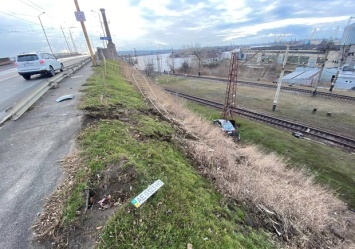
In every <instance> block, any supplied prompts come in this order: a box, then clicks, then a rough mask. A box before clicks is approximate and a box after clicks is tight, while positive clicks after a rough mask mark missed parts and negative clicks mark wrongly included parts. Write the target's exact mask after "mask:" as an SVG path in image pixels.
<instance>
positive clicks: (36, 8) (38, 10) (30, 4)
mask: <svg viewBox="0 0 355 249" xmlns="http://www.w3.org/2000/svg"><path fill="white" fill-rule="evenodd" d="M20 2H22V3H24V4H26V5H27V6H30V7H31V8H32V9H35V10H37V11H43V9H42V8H41V9H39V8H37V7H33V6H32V5H31V4H28V3H26V2H24V1H22V0H20Z"/></svg>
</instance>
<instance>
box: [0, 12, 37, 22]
mask: <svg viewBox="0 0 355 249" xmlns="http://www.w3.org/2000/svg"><path fill="white" fill-rule="evenodd" d="M0 13H3V14H5V15H8V16H11V17H15V18H17V19H21V20H24V21H26V22H30V23H33V24H36V25H39V24H38V23H35V22H32V21H29V20H27V19H24V18H21V17H18V16H14V15H11V14H8V13H5V12H3V11H1V10H0Z"/></svg>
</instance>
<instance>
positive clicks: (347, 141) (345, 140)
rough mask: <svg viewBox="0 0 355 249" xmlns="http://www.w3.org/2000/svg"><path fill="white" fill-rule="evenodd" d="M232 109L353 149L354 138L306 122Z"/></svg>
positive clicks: (175, 92)
mask: <svg viewBox="0 0 355 249" xmlns="http://www.w3.org/2000/svg"><path fill="white" fill-rule="evenodd" d="M165 90H166V91H167V92H169V93H171V94H173V95H175V96H178V97H182V98H185V99H188V100H191V101H194V102H197V103H200V104H203V105H207V106H211V107H214V108H217V109H222V108H223V104H221V103H217V102H213V101H210V100H206V99H202V98H199V97H195V96H191V95H188V94H185V93H181V92H177V91H173V90H170V89H165ZM233 111H234V112H235V113H237V114H239V115H242V116H245V117H248V118H251V119H254V120H257V121H260V122H265V123H268V124H271V125H274V126H278V127H282V128H285V129H288V130H291V131H298V132H302V133H303V134H304V135H305V136H310V137H315V138H317V139H320V140H324V141H327V142H328V143H332V144H335V145H340V146H342V147H345V148H348V149H350V150H355V139H353V138H349V137H345V136H343V135H342V134H337V133H335V132H332V131H327V130H324V129H320V128H316V127H313V126H311V125H308V124H301V123H298V122H294V121H291V120H286V119H281V118H276V117H272V116H269V115H265V114H261V113H257V112H254V111H250V110H246V109H242V108H235V109H234V110H233Z"/></svg>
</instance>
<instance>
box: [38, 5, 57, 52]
mask: <svg viewBox="0 0 355 249" xmlns="http://www.w3.org/2000/svg"><path fill="white" fill-rule="evenodd" d="M44 13H46V12H43V13H42V14H39V15H38V19H39V22H40V23H41V26H42V30H43V33H44V36H45V37H46V40H47V43H48V46H49V49H50V50H51V52H52V54H53V55H54V53H53V50H52V47H51V45H50V44H49V41H48V38H47V34H46V31H45V30H44V28H43V24H42V21H41V17H40V16H41V15H43V14H44Z"/></svg>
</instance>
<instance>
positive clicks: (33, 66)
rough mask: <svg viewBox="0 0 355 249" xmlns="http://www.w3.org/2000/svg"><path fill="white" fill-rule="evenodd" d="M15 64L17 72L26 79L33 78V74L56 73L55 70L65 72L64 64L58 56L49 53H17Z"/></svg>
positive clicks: (52, 74)
mask: <svg viewBox="0 0 355 249" xmlns="http://www.w3.org/2000/svg"><path fill="white" fill-rule="evenodd" d="M15 65H16V67H17V73H18V74H19V75H21V76H22V77H23V78H24V79H26V80H29V79H31V75H34V74H42V75H49V76H50V77H52V76H54V75H55V71H57V70H60V71H61V72H63V70H64V65H63V63H61V62H60V61H58V60H57V58H56V57H55V56H54V55H52V54H49V53H44V52H34V53H22V54H19V55H17V57H16V62H15Z"/></svg>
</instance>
